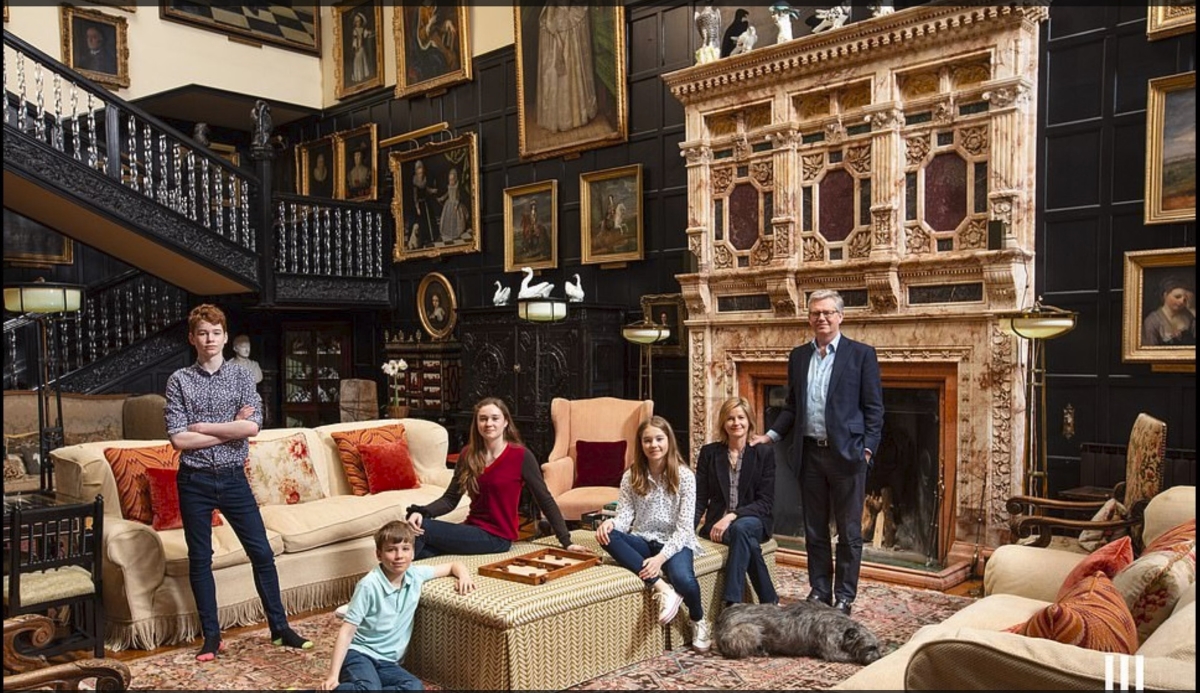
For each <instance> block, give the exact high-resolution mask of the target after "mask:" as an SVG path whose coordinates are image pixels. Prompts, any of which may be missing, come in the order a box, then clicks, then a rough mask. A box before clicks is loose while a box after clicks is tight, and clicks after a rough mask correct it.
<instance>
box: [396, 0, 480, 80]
mask: <svg viewBox="0 0 1200 693" xmlns="http://www.w3.org/2000/svg"><path fill="white" fill-rule="evenodd" d="M469 14H470V13H469V12H468V11H467V5H466V3H465V2H431V1H430V0H425V1H424V2H420V3H416V2H413V3H398V4H397V5H396V10H395V14H394V15H393V18H392V23H393V25H394V30H395V34H396V98H403V97H406V96H416V95H418V94H427V93H430V92H434V91H441V90H443V89H445V88H446V87H449V86H451V85H453V84H458V83H460V82H466V81H468V80H470V79H471V36H470V24H469V20H468V16H469Z"/></svg>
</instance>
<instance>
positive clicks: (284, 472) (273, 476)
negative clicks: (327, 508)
mask: <svg viewBox="0 0 1200 693" xmlns="http://www.w3.org/2000/svg"><path fill="white" fill-rule="evenodd" d="M246 479H247V480H248V481H249V482H250V490H251V491H253V492H254V498H255V499H256V500H257V501H258V504H259V505H260V506H262V505H295V504H296V503H306V502H308V501H314V500H318V499H321V498H324V497H325V494H324V493H323V492H322V491H321V480H320V479H318V478H317V470H316V469H315V468H314V467H313V462H312V457H311V455H310V454H309V449H308V442H307V441H306V440H305V438H304V434H303V433H295V434H293V435H290V436H287V437H286V438H279V439H276V440H252V441H250V456H249V457H248V458H247V459H246Z"/></svg>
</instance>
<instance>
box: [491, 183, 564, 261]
mask: <svg viewBox="0 0 1200 693" xmlns="http://www.w3.org/2000/svg"><path fill="white" fill-rule="evenodd" d="M523 267H529V268H530V269H534V270H542V269H554V268H556V267H558V181H557V180H547V181H541V182H538V183H530V184H528V185H518V186H516V187H512V188H505V189H504V271H505V272H519V271H521V268H523Z"/></svg>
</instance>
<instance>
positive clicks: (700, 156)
mask: <svg viewBox="0 0 1200 693" xmlns="http://www.w3.org/2000/svg"><path fill="white" fill-rule="evenodd" d="M680 155H681V156H682V157H683V158H684V159H686V160H687V163H688V165H689V166H698V165H700V164H707V163H711V162H712V149H710V148H708V147H703V146H696V147H684V148H683V149H682V150H681V151H680Z"/></svg>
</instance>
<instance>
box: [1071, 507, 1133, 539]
mask: <svg viewBox="0 0 1200 693" xmlns="http://www.w3.org/2000/svg"><path fill="white" fill-rule="evenodd" d="M1127 519H1129V511H1128V510H1126V509H1125V506H1124V505H1121V504H1120V503H1118V502H1117V499H1116V498H1109V499H1108V500H1107V501H1105V502H1104V505H1103V506H1102V507H1101V508H1100V510H1099V511H1097V512H1096V514H1095V515H1094V516H1092V521H1093V522H1108V521H1109V520H1127ZM1128 534H1129V528H1128V527H1110V528H1106V529H1085V530H1083V531H1082V532H1080V533H1079V545H1080V546H1081V547H1083V548H1084V549H1085V550H1087V551H1095V550H1096V549H1099V548H1100V547H1101V546H1104V545H1105V544H1107V543H1109V542H1110V541H1113V540H1114V539H1117V538H1119V537H1123V536H1126V535H1128ZM1131 549H1132V547H1131Z"/></svg>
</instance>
